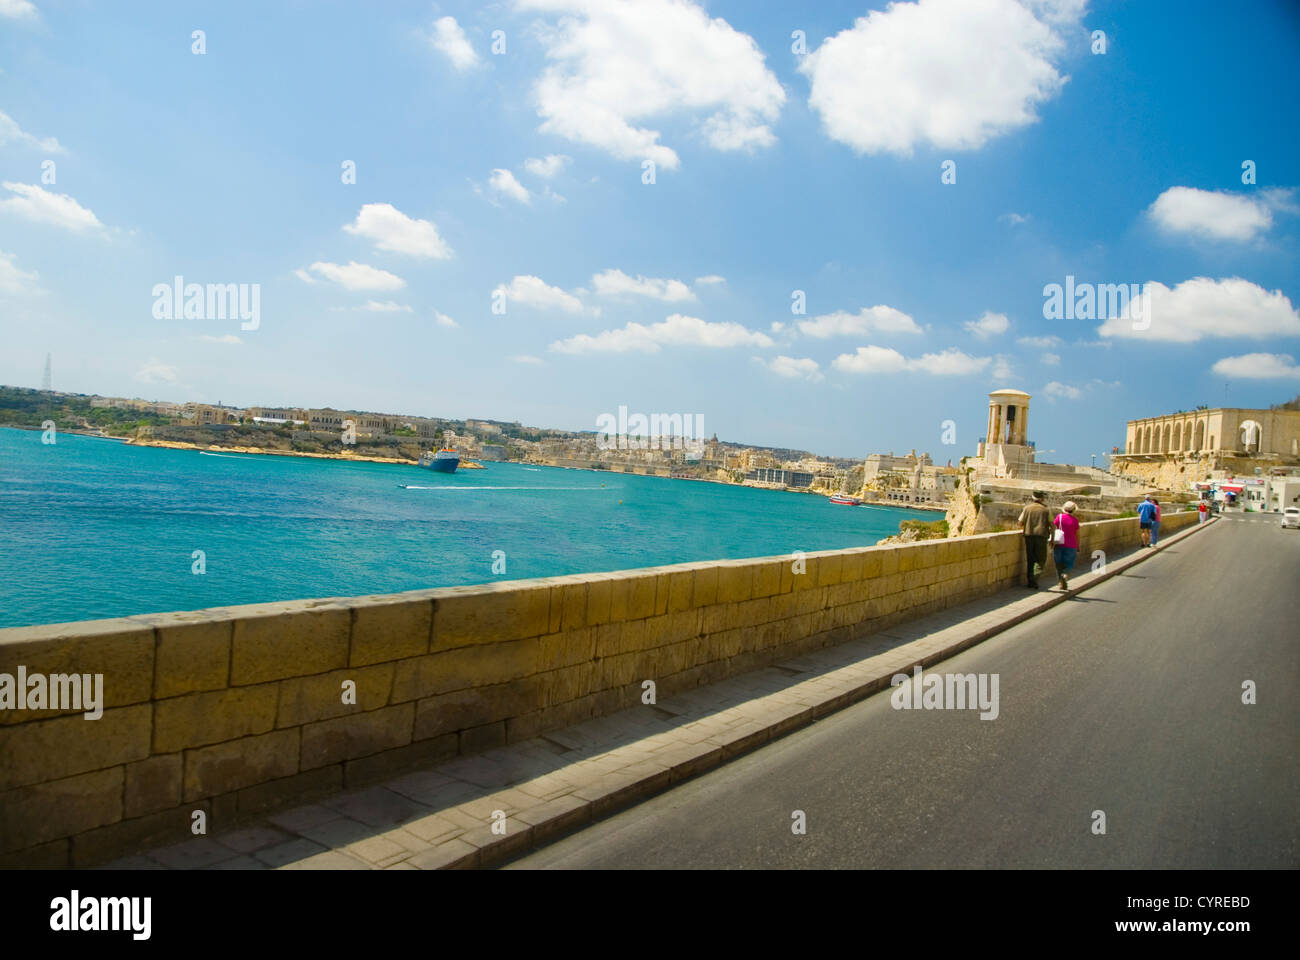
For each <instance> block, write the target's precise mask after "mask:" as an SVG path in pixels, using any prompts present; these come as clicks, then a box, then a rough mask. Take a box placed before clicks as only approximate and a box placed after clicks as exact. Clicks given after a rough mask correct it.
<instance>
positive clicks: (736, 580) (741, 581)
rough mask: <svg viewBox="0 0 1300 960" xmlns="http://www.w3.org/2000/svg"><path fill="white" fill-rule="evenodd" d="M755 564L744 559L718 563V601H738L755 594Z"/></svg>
mask: <svg viewBox="0 0 1300 960" xmlns="http://www.w3.org/2000/svg"><path fill="white" fill-rule="evenodd" d="M754 566H755V565H754V564H753V563H751V562H749V561H744V560H731V561H726V562H723V563H720V564H718V603H737V602H739V601H742V600H748V599H749V598H750V597H752V596H753V595H754V593H753V591H754Z"/></svg>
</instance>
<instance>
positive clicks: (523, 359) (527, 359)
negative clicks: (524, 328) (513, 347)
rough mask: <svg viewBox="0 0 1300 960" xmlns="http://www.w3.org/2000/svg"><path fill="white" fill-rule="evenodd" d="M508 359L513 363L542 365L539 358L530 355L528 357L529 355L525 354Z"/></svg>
mask: <svg viewBox="0 0 1300 960" xmlns="http://www.w3.org/2000/svg"><path fill="white" fill-rule="evenodd" d="M510 359H511V360H512V361H513V362H514V363H529V364H539V363H542V362H543V361H542V358H541V357H534V356H531V355H529V354H527V353H521V354H519V355H517V356H514V357H511V358H510Z"/></svg>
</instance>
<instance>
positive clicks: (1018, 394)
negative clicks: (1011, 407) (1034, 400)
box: [989, 390, 1029, 400]
mask: <svg viewBox="0 0 1300 960" xmlns="http://www.w3.org/2000/svg"><path fill="white" fill-rule="evenodd" d="M994 397H1015V398H1016V399H1024V400H1028V399H1029V394H1027V393H1025V391H1023V390H994V391H993V392H992V393H990V394H989V399H990V400H992V399H993V398H994Z"/></svg>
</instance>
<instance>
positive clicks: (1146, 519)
mask: <svg viewBox="0 0 1300 960" xmlns="http://www.w3.org/2000/svg"><path fill="white" fill-rule="evenodd" d="M1155 516H1156V505H1155V497H1153V496H1151V494H1149V493H1148V494H1147V498H1146V499H1145V500H1143V501H1142V502H1141V503H1139V504H1138V528H1139V529H1140V530H1141V532H1142V546H1144V547H1149V546H1151V521H1152V520H1154V519H1155Z"/></svg>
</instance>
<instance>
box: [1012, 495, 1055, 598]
mask: <svg viewBox="0 0 1300 960" xmlns="http://www.w3.org/2000/svg"><path fill="white" fill-rule="evenodd" d="M1016 522H1017V523H1018V524H1020V529H1021V530H1022V531H1024V534H1025V564H1026V573H1027V575H1028V581H1029V582H1028V583H1026V584H1025V586H1026V587H1029V588H1030V589H1037V588H1038V574H1039V572H1040V571H1041V570H1042V569H1043V567H1044V566H1046V565H1047V538H1048V537H1049V536H1050V535H1051V533H1052V513H1051V511H1050V510H1048V509H1047V507H1046V506H1045V505H1044V504H1043V492H1042V491H1041V490H1035V491H1034V499H1033V500H1032V501H1031V502H1030V503H1028V504H1027V505H1026V506H1025V509H1023V510H1021V511H1020V519H1018V520H1017V521H1016Z"/></svg>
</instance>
